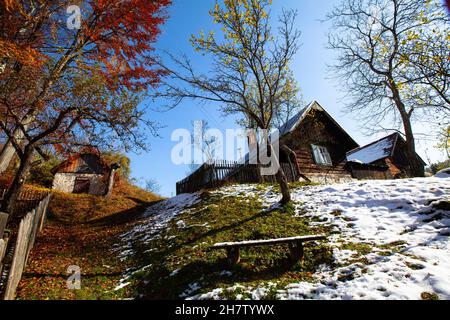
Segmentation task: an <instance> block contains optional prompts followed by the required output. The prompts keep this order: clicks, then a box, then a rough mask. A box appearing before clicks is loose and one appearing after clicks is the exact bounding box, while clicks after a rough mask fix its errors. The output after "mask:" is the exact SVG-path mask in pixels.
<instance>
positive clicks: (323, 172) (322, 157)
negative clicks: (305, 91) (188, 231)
mask: <svg viewBox="0 0 450 320" xmlns="http://www.w3.org/2000/svg"><path fill="white" fill-rule="evenodd" d="M279 131H280V136H279V139H280V146H283V145H284V146H286V147H287V148H280V153H279V162H280V165H281V168H282V169H283V171H284V173H285V174H286V178H287V179H288V181H289V182H294V181H301V180H307V181H308V180H309V181H311V182H317V183H325V184H326V183H340V182H348V181H352V180H353V179H392V178H400V177H402V176H403V175H404V173H405V172H406V169H407V167H408V161H407V160H408V157H407V156H406V142H405V140H404V139H403V138H402V137H401V136H400V135H399V134H393V135H390V136H387V137H385V138H383V139H380V140H378V141H375V142H373V143H371V144H368V145H366V146H364V147H359V145H358V143H356V141H355V140H353V138H352V137H351V136H350V135H349V134H348V133H347V132H346V131H345V130H344V129H343V128H342V127H341V126H340V125H339V123H338V122H337V121H336V120H334V119H333V117H332V116H331V115H330V114H329V113H328V112H327V111H326V110H325V109H324V108H323V107H322V106H321V105H320V104H319V103H318V102H317V101H314V102H312V103H310V104H309V105H308V106H307V107H306V108H304V109H302V110H301V111H300V112H299V113H298V114H296V115H295V116H294V117H292V118H291V119H289V120H288V121H287V122H286V124H284V125H283V126H282V127H281V128H280V130H279ZM249 143H251V144H255V143H256V139H255V138H253V139H252V140H249ZM256 157H257V155H256V154H252V155H249V154H247V155H246V156H245V158H244V161H243V162H244V164H241V162H239V163H237V162H235V163H234V162H226V161H225V162H223V161H219V162H216V163H213V164H204V165H203V166H201V167H200V168H199V169H198V170H197V171H196V172H194V173H192V174H191V175H190V176H189V177H186V178H185V179H183V180H182V181H179V182H178V183H177V194H180V193H185V192H195V191H198V190H201V189H203V188H211V187H218V186H220V185H221V184H223V183H225V182H229V183H261V182H275V181H276V177H275V176H262V175H261V166H260V165H258V164H257V163H258V161H256V160H255V158H256ZM417 159H418V161H420V162H421V163H422V164H423V165H424V166H425V162H424V161H423V160H422V159H421V158H420V157H419V156H418V155H417Z"/></svg>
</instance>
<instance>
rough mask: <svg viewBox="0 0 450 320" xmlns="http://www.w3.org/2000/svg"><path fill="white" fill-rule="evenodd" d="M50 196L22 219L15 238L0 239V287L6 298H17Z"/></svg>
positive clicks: (8, 236)
mask: <svg viewBox="0 0 450 320" xmlns="http://www.w3.org/2000/svg"><path fill="white" fill-rule="evenodd" d="M50 198H51V194H47V196H46V197H45V198H44V199H42V200H41V201H40V202H39V204H38V205H37V206H36V207H35V208H34V209H32V210H31V211H30V212H28V213H27V214H26V215H25V217H23V218H22V219H21V221H20V224H19V230H18V232H17V235H16V236H15V237H14V239H13V237H11V235H10V234H7V236H6V237H5V235H3V239H1V240H0V254H1V255H0V258H1V259H0V268H1V267H3V269H4V270H0V275H2V276H3V277H1V280H0V289H3V291H4V294H3V299H4V300H12V299H14V298H15V294H16V290H17V286H18V285H19V282H20V279H21V278H22V274H23V271H24V269H25V266H26V264H27V261H28V257H29V255H30V252H31V250H32V249H33V246H34V242H35V240H36V238H37V236H38V234H39V232H41V231H42V228H43V226H44V222H45V219H46V214H47V208H48V205H49V203H50ZM3 215H4V214H3ZM1 233H3V232H1ZM8 244H9V245H8Z"/></svg>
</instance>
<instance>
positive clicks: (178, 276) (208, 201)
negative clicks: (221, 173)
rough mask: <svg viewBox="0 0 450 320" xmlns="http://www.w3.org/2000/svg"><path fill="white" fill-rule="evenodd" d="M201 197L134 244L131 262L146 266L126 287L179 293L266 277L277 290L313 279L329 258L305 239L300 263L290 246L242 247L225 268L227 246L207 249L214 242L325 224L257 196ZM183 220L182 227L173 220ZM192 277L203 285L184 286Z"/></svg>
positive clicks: (148, 293) (143, 292) (153, 294)
mask: <svg viewBox="0 0 450 320" xmlns="http://www.w3.org/2000/svg"><path fill="white" fill-rule="evenodd" d="M256 188H258V186H256ZM203 197H204V199H203V201H202V202H201V203H200V204H198V205H197V206H195V207H194V209H193V210H189V211H188V212H186V213H183V214H181V215H179V216H178V217H177V218H176V219H174V220H172V221H171V222H170V224H169V226H168V228H167V229H165V230H164V231H163V232H162V233H161V234H160V235H159V236H158V237H156V238H155V239H153V240H152V241H150V242H149V243H147V244H145V245H142V244H139V243H136V244H135V248H134V250H135V251H136V252H137V254H135V255H134V256H133V259H134V261H133V262H132V263H131V264H132V265H133V266H134V267H136V266H141V267H142V266H148V267H147V268H146V269H145V271H141V272H137V273H136V274H134V276H133V278H132V279H134V280H133V281H134V283H133V284H132V285H130V286H129V287H131V288H133V290H134V292H133V295H134V296H140V297H142V298H150V299H178V298H180V296H183V293H187V294H188V295H192V294H194V293H199V292H207V291H210V290H211V289H214V288H218V287H223V288H226V287H229V286H230V285H233V284H234V283H236V282H238V283H240V284H243V285H246V286H256V287H257V286H258V283H260V282H267V281H273V282H274V283H276V284H277V285H276V286H274V287H273V290H274V291H273V293H275V291H276V288H277V287H282V286H283V285H285V284H287V283H290V282H292V281H295V280H306V281H308V280H311V279H312V272H313V271H314V270H315V268H316V267H317V266H318V265H320V264H323V263H329V264H332V263H333V259H332V253H331V250H330V248H329V247H327V246H326V245H325V244H320V245H316V246H313V245H311V244H309V245H307V246H306V248H305V259H304V262H303V264H298V265H294V266H292V265H290V264H289V262H288V258H287V257H288V252H289V250H288V248H287V246H286V245H284V246H272V247H260V248H251V249H244V250H242V252H241V263H240V264H239V265H238V266H235V267H233V268H231V269H229V268H227V266H226V261H225V252H224V251H223V250H222V251H210V250H209V248H210V247H211V245H213V244H214V243H216V242H228V241H240V240H252V239H270V238H280V237H289V236H298V235H305V234H318V233H328V232H329V230H327V229H319V228H314V227H311V226H310V225H309V221H307V220H306V219H303V218H301V217H294V215H293V210H292V208H285V209H283V210H275V211H271V212H268V211H266V210H263V208H262V207H261V203H260V201H259V200H258V199H257V198H246V199H245V200H243V199H242V198H238V197H221V196H220V195H214V194H205V195H203ZM181 220H182V221H183V222H184V223H185V224H186V225H187V227H186V228H180V227H179V225H180V224H179V225H177V222H179V221H181ZM205 223H207V225H206V226H205ZM189 226H191V227H189ZM149 249H150V251H149ZM176 270H178V271H176ZM223 270H229V271H231V272H232V273H231V275H225V276H224V275H223V274H221V272H222V271H223ZM174 271H176V272H175V274H172V273H173V272H174ZM171 274H172V275H171ZM194 283H198V284H199V285H200V287H201V290H200V291H198V292H197V291H195V292H194V290H192V292H189V291H188V292H185V290H186V288H189V286H190V285H192V284H194ZM127 290H130V289H127ZM237 293H239V290H237V291H234V292H233V293H232V294H231V293H227V292H226V291H225V293H224V294H225V296H223V297H224V298H231V299H233V298H235V297H236V296H235V295H236V294H237ZM227 295H229V296H227ZM268 297H270V295H268ZM244 298H245V293H244Z"/></svg>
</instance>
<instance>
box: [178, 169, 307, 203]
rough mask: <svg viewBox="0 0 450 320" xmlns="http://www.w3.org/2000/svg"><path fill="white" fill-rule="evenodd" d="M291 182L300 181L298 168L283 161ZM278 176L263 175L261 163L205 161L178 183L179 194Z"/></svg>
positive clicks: (274, 180)
mask: <svg viewBox="0 0 450 320" xmlns="http://www.w3.org/2000/svg"><path fill="white" fill-rule="evenodd" d="M281 168H282V169H283V171H284V173H285V174H286V177H287V179H288V181H289V182H294V181H298V178H299V177H298V175H297V172H296V170H295V169H294V168H293V166H292V165H290V164H289V163H281ZM276 181H277V180H276V176H275V175H272V176H263V175H261V165H257V164H240V163H238V162H234V161H216V162H214V163H205V164H203V165H202V166H201V167H200V168H199V169H198V170H196V171H195V172H194V173H192V174H191V175H190V176H188V177H187V178H185V179H184V180H181V181H179V182H178V183H177V186H176V189H177V195H178V194H182V193H192V192H197V191H199V190H201V189H209V188H216V187H220V186H222V185H224V184H226V183H264V182H276Z"/></svg>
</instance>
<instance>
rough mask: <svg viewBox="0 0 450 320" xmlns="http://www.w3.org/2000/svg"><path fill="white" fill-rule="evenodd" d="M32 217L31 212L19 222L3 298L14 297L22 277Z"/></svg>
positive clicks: (11, 298) (9, 298) (10, 298)
mask: <svg viewBox="0 0 450 320" xmlns="http://www.w3.org/2000/svg"><path fill="white" fill-rule="evenodd" d="M33 218H34V217H33V214H32V213H29V214H27V215H26V216H25V218H23V220H22V221H21V222H20V226H19V233H18V235H17V241H16V247H15V251H14V257H13V261H12V264H11V269H10V271H9V275H8V281H7V285H6V291H5V296H4V299H5V300H13V299H14V298H15V294H16V289H17V286H18V285H19V281H20V279H21V278H22V273H23V270H24V268H25V258H26V257H25V256H26V252H27V247H28V240H29V237H30V234H31V228H32V224H31V223H32V221H33Z"/></svg>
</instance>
